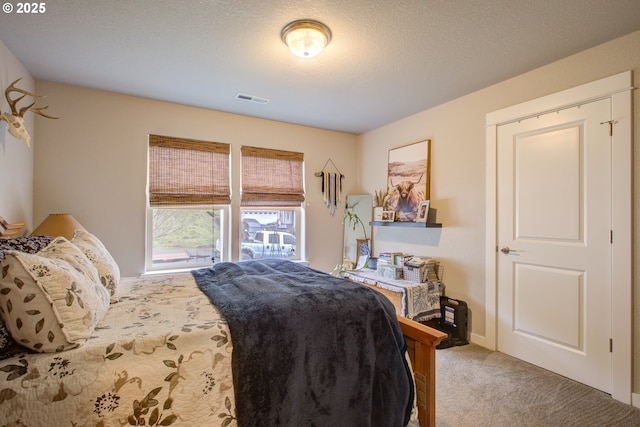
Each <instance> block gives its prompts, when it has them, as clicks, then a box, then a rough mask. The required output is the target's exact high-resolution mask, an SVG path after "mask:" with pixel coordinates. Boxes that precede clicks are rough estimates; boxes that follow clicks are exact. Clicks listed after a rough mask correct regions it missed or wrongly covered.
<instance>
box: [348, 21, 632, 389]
mask: <svg viewBox="0 0 640 427" xmlns="http://www.w3.org/2000/svg"><path fill="white" fill-rule="evenodd" d="M626 70H633V73H634V75H635V76H636V79H637V76H638V72H639V71H640V32H635V33H632V34H630V35H628V36H626V37H623V38H620V39H618V40H615V41H612V42H610V43H607V44H604V45H602V46H599V47H596V48H594V49H590V50H587V51H585V52H582V53H579V54H577V55H574V56H571V57H568V58H565V59H563V60H561V61H558V62H555V63H552V64H550V65H548V66H545V67H542V68H540V69H537V70H534V71H532V72H529V73H526V74H523V75H521V76H518V77H515V78H513V79H510V80H507V81H504V82H501V83H499V84H496V85H494V86H491V87H489V88H486V89H484V90H481V91H478V92H475V93H472V94H470V95H467V96H464V97H461V98H459V99H456V100H454V101H452V102H448V103H446V104H443V105H440V106H438V107H435V108H432V109H429V110H426V111H423V112H421V113H419V114H416V115H413V116H411V117H407V118H405V119H403V120H400V121H398V122H395V123H392V124H390V125H388V126H384V127H382V128H380V129H376V130H374V131H371V132H368V133H366V134H363V135H361V136H360V137H359V153H360V156H359V162H360V165H361V182H362V183H363V190H365V191H368V192H373V191H374V190H376V189H380V188H384V186H385V181H386V158H387V153H388V150H389V149H390V148H393V147H397V146H401V145H404V144H408V143H411V142H415V141H419V140H422V139H431V140H432V145H431V157H432V163H431V204H432V206H433V207H434V208H436V209H437V210H438V217H437V220H438V222H442V223H443V228H442V230H428V229H426V230H418V231H416V230H415V229H411V231H410V232H407V231H406V230H398V229H381V230H378V231H377V232H376V233H375V235H374V239H375V240H374V248H375V250H376V251H379V250H390V249H394V250H407V251H410V252H414V253H419V254H423V255H429V256H434V257H437V258H439V259H441V260H442V261H443V263H444V265H445V270H444V278H445V282H446V292H447V294H448V295H450V296H452V297H454V298H461V299H463V300H465V301H467V302H468V304H469V307H470V310H471V329H472V333H473V338H474V340H475V341H477V342H479V343H482V341H483V338H484V335H485V330H486V325H485V311H484V302H485V282H484V277H485V254H484V239H485V236H484V232H485V229H484V227H485V200H484V195H485V129H484V124H485V115H486V114H487V113H489V112H491V111H495V110H498V109H501V108H505V107H509V106H511V105H515V104H518V103H521V102H524V101H528V100H531V99H534V98H538V97H541V96H544V95H548V94H551V93H555V92H558V91H561V90H564V89H568V88H571V87H574V86H578V85H580V84H584V83H589V82H591V81H594V80H598V79H600V78H603V77H607V76H610V75H613V74H617V73H619V72H622V71H626ZM639 97H640V94H639V93H638V91H636V92H635V93H634V103H635V105H640V104H639V103H638V100H639ZM634 115H635V116H634V125H635V129H636V133H635V139H634V147H637V146H638V132H637V129H640V127H639V124H640V111H639V109H638V108H636V109H635V112H634ZM639 159H640V155H639V154H638V152H637V151H636V153H635V156H634V165H635V173H634V183H635V186H636V188H640V167H638V166H639V162H640V160H639ZM635 194H637V191H636V192H635ZM638 201H639V199H638V197H637V196H634V211H635V212H636V214H635V221H634V227H635V231H634V233H635V234H634V252H635V258H634V259H635V262H634V265H640V254H639V249H640V248H639V247H638V242H639V241H640V239H639V238H638V237H639V236H640V227H639V226H638V225H639V218H640V215H638V212H640V211H639V210H638V208H639V206H638ZM639 274H640V273H639V271H638V269H636V271H635V272H634V284H633V288H634V294H635V298H636V301H635V302H634V307H635V313H636V315H635V318H634V319H635V320H634V325H637V324H638V321H639V319H638V314H637V313H638V309H639V308H640V278H639V277H640V276H639ZM638 329H639V328H635V331H634V342H635V343H638V342H640V331H639V330H638ZM639 353H640V351H639V350H638V346H637V345H636V348H635V351H634V367H635V369H634V372H635V377H634V380H635V381H634V391H638V390H640V354H639Z"/></svg>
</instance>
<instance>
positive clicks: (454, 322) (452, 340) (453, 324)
mask: <svg viewBox="0 0 640 427" xmlns="http://www.w3.org/2000/svg"><path fill="white" fill-rule="evenodd" d="M467 317H468V308H467V303H466V302H464V301H461V300H457V299H453V298H449V297H446V296H442V297H440V318H439V319H431V320H428V321H426V322H424V324H425V325H427V326H429V327H432V328H434V329H437V330H439V331H441V332H444V333H446V334H447V337H446V338H443V340H442V341H440V344H438V346H437V347H436V348H437V349H439V350H440V349H443V348H449V347H453V346H458V345H465V344H469V341H468V340H467Z"/></svg>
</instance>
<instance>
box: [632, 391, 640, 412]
mask: <svg viewBox="0 0 640 427" xmlns="http://www.w3.org/2000/svg"><path fill="white" fill-rule="evenodd" d="M631 405H632V406H635V407H636V408H640V394H638V393H631Z"/></svg>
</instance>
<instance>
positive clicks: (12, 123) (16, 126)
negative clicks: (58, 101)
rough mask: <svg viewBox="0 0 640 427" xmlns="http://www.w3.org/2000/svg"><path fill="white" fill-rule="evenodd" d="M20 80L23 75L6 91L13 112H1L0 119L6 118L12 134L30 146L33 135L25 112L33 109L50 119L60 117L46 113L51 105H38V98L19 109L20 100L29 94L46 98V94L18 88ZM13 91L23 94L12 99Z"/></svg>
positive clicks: (35, 112) (33, 96)
mask: <svg viewBox="0 0 640 427" xmlns="http://www.w3.org/2000/svg"><path fill="white" fill-rule="evenodd" d="M20 80H22V77H20V78H19V79H17V80H15V81H14V82H13V83H11V84H10V85H9V86H8V87H7V89H6V90H5V91H4V96H5V98H6V99H7V102H8V103H9V108H11V112H10V113H9V112H7V113H2V114H0V120H4V121H5V122H7V123H8V125H9V126H8V130H9V133H10V134H11V135H13V136H14V137H16V138H18V139H20V140H22V141H24V142H25V143H26V144H27V146H28V147H31V137H30V136H29V133H27V130H26V129H25V127H24V114H25V113H26V112H27V111H31V112H32V113H34V114H38V115H39V116H42V117H46V118H48V119H58V118H59V117H52V116H49V115H47V114H45V113H44V112H43V110H46V109H47V108H49V106H48V105H47V106H44V107H36V103H37V102H38V101H37V100H35V101H33V102H32V103H31V104H29V105H27V106H26V107H22V108H20V109H18V108H17V104H18V102H20V101H22V100H23V99H24V98H25V97H27V96H30V97H32V98H44V96H41V95H36V94H35V93H31V92H28V91H26V90H24V89H20V88H17V87H16V86H15V85H16V83H18V82H19V81H20ZM11 92H17V93H20V94H22V95H20V96H18V97H17V98H13V99H12V98H11V96H10V94H11Z"/></svg>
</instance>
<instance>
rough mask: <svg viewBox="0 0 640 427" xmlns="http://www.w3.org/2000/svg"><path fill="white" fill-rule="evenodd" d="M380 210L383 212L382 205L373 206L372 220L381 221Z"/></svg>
mask: <svg viewBox="0 0 640 427" xmlns="http://www.w3.org/2000/svg"><path fill="white" fill-rule="evenodd" d="M382 212H384V208H383V207H382V206H376V207H374V208H373V220H374V221H382Z"/></svg>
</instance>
